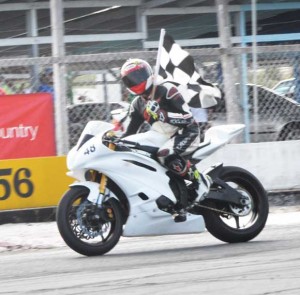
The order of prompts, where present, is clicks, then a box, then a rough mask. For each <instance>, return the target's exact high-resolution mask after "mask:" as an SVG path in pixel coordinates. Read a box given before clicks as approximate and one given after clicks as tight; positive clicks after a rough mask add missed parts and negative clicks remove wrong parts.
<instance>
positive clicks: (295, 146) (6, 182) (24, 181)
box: [0, 141, 300, 211]
mask: <svg viewBox="0 0 300 295" xmlns="http://www.w3.org/2000/svg"><path fill="white" fill-rule="evenodd" d="M218 162H223V163H224V165H233V166H239V167H242V168H245V169H247V170H249V171H250V172H252V173H253V174H254V175H256V177H257V178H258V179H259V180H260V181H261V182H262V184H263V185H264V187H265V189H266V190H267V191H287V190H300V141H288V142H270V143H250V144H229V145H227V146H225V147H224V148H222V149H220V150H219V151H217V152H216V153H215V154H213V155H211V156H210V157H208V158H207V159H205V160H203V161H202V162H201V163H200V164H199V168H200V169H201V170H202V169H206V168H208V167H209V166H210V165H213V164H216V163H218ZM66 172H67V168H66V157H65V156H61V157H44V158H27V159H16V160H1V161H0V211H4V210H15V209H29V208H43V207H55V206H57V204H58V202H59V200H60V198H61V196H62V195H63V194H64V192H65V191H66V190H67V189H68V185H69V184H71V183H72V182H73V179H72V178H70V177H68V176H66Z"/></svg>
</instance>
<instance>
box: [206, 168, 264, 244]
mask: <svg viewBox="0 0 300 295" xmlns="http://www.w3.org/2000/svg"><path fill="white" fill-rule="evenodd" d="M219 178H220V179H222V180H223V181H225V182H226V183H227V184H229V185H230V186H232V187H234V188H235V189H236V190H238V191H239V192H240V193H241V194H242V195H243V196H245V197H246V199H247V200H249V204H248V205H247V206H245V207H244V208H240V207H237V206H235V205H230V204H228V203H225V202H218V201H213V200H208V199H207V200H205V201H204V204H205V205H206V206H208V207H211V208H214V209H216V210H215V211H212V210H203V212H202V214H203V217H204V220H205V223H206V228H207V230H208V231H209V232H210V233H211V234H212V235H213V236H214V237H216V238H217V239H219V240H221V241H224V242H227V243H239V242H247V241H249V240H252V239H253V238H255V237H256V236H257V235H258V234H259V233H260V232H261V231H262V229H263V228H264V226H265V224H266V221H267V218H268V214H269V203H268V198H267V194H266V191H265V190H264V188H263V186H262V184H261V183H260V181H259V180H258V179H257V178H256V177H255V176H254V175H252V174H251V173H250V172H248V171H246V170H244V169H242V168H239V167H233V166H227V167H222V170H221V172H220V174H219ZM217 210H218V211H217ZM221 211H223V212H224V211H227V212H230V213H234V214H235V215H236V216H232V215H230V214H226V213H221Z"/></svg>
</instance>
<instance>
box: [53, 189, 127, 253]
mask: <svg viewBox="0 0 300 295" xmlns="http://www.w3.org/2000/svg"><path fill="white" fill-rule="evenodd" d="M88 194H89V190H88V189H87V188H86V187H72V188H71V189H70V190H68V191H67V192H66V193H65V195H64V196H63V197H62V199H61V201H60V203H59V205H58V208H57V213H56V222H57V226H58V230H59V232H60V234H61V236H62V238H63V239H64V241H65V242H66V244H67V245H68V246H69V247H70V248H71V249H73V250H74V251H76V252H78V253H80V254H82V255H86V256H95V255H103V254H105V253H107V252H108V251H110V250H111V249H112V248H113V247H114V246H115V245H116V244H117V243H118V241H119V239H120V237H121V235H122V228H123V222H122V220H123V219H122V210H121V207H120V205H119V202H118V201H117V200H116V199H114V198H110V199H108V200H107V201H105V202H104V203H103V205H102V207H101V208H99V207H98V206H96V205H94V204H92V203H91V202H90V201H88V200H87V196H88Z"/></svg>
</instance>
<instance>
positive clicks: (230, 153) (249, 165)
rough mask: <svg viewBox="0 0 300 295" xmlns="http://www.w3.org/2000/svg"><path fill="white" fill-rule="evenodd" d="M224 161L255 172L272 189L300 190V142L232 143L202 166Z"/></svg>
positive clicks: (268, 188)
mask: <svg viewBox="0 0 300 295" xmlns="http://www.w3.org/2000/svg"><path fill="white" fill-rule="evenodd" d="M217 162H223V163H224V165H233V166H239V167H242V168H245V169H247V170H249V171H250V172H252V173H253V174H254V175H255V176H256V177H257V178H258V179H259V180H260V181H261V182H262V184H263V185H264V187H265V189H266V190H268V191H270V190H271V191H272V190H291V189H293V190H300V141H299V140H295V141H282V142H264V143H249V144H229V145H226V146H225V147H224V148H222V149H220V150H218V151H217V152H216V153H215V154H213V155H211V156H210V157H208V158H206V159H205V160H203V161H202V162H201V163H200V164H199V167H200V168H201V169H205V168H207V167H209V166H210V165H212V164H214V163H217Z"/></svg>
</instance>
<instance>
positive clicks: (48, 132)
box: [0, 93, 56, 159]
mask: <svg viewBox="0 0 300 295" xmlns="http://www.w3.org/2000/svg"><path fill="white" fill-rule="evenodd" d="M54 155H56V150H55V131H54V108H53V98H52V95H51V94H49V93H33V94H18V95H3V96H2V95H1V96H0V159H17V158H30V157H45V156H54Z"/></svg>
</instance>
